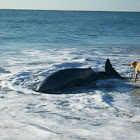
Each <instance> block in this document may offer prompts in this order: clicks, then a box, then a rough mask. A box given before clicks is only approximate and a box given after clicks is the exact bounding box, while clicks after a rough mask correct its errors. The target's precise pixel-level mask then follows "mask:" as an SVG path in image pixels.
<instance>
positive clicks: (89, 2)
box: [0, 0, 140, 12]
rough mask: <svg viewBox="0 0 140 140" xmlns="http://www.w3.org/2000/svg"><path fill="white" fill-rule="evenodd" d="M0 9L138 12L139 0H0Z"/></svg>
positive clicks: (139, 7)
mask: <svg viewBox="0 0 140 140" xmlns="http://www.w3.org/2000/svg"><path fill="white" fill-rule="evenodd" d="M0 9H40V10H86V11H137V12H140V0H0Z"/></svg>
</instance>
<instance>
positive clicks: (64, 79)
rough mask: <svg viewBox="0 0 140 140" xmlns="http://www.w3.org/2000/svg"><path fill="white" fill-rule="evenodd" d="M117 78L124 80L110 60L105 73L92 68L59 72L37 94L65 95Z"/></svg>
mask: <svg viewBox="0 0 140 140" xmlns="http://www.w3.org/2000/svg"><path fill="white" fill-rule="evenodd" d="M109 78H117V79H122V77H121V76H120V75H119V74H118V72H117V71H116V70H115V69H114V68H113V67H112V65H111V63H110V60H109V59H107V60H106V64H105V71H101V72H94V71H93V70H92V69H91V68H69V69H63V70H59V71H57V72H54V73H52V74H51V75H49V76H48V77H46V78H45V79H44V80H43V81H42V82H41V83H40V84H39V85H38V87H37V89H36V91H37V92H42V93H48V94H49V93H51V94H52V93H54V94H57V93H63V92H68V91H70V90H71V89H74V88H75V87H77V88H78V87H79V88H81V87H83V88H84V87H85V85H89V84H91V83H94V82H95V81H97V80H101V79H109Z"/></svg>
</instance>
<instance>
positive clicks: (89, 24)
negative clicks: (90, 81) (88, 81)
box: [0, 10, 140, 140]
mask: <svg viewBox="0 0 140 140" xmlns="http://www.w3.org/2000/svg"><path fill="white" fill-rule="evenodd" d="M107 58H109V59H110V61H111V63H112V65H113V67H114V68H115V69H116V70H117V72H118V73H119V74H120V75H121V76H123V77H127V78H128V80H118V79H107V80H99V81H97V82H96V88H93V89H79V90H76V91H74V92H73V93H70V94H62V95H50V94H43V93H38V92H35V89H36V86H37V85H38V84H39V83H40V82H41V81H42V80H43V79H44V78H45V77H47V76H48V75H50V74H51V73H53V72H56V71H58V70H60V69H65V68H88V67H91V68H92V69H93V70H94V71H104V67H105V61H106V59H107ZM134 60H136V61H138V62H139V61H140V13H139V12H137V13H136V12H90V11H47V10H46V11H45V10H0V140H19V139H20V140H139V139H140V82H139V81H137V82H136V83H135V82H134V81H133V78H134V74H135V70H134V69H130V63H131V61H134ZM139 78H140V77H139Z"/></svg>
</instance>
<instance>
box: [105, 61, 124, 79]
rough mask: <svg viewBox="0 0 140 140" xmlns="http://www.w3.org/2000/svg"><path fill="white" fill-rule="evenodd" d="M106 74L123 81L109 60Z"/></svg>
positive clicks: (106, 65)
mask: <svg viewBox="0 0 140 140" xmlns="http://www.w3.org/2000/svg"><path fill="white" fill-rule="evenodd" d="M105 72H106V73H107V74H108V75H109V76H110V77H113V78H119V79H123V77H121V76H120V75H119V73H118V72H117V71H116V70H115V69H114V68H113V67H112V64H111V63H110V60H109V59H107V60H106V64H105Z"/></svg>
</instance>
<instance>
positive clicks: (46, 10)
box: [0, 8, 140, 13]
mask: <svg viewBox="0 0 140 140" xmlns="http://www.w3.org/2000/svg"><path fill="white" fill-rule="evenodd" d="M0 10H31V11H32V10H35V11H73V12H78V11H79V12H82V11H83V12H135V13H136V12H137V13H139V12H140V11H127V10H114V11H113V10H74V9H73V10H72V9H28V8H25V9H24V8H23V9H19V8H0Z"/></svg>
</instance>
